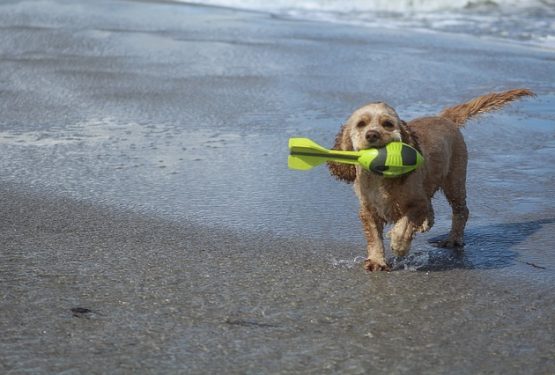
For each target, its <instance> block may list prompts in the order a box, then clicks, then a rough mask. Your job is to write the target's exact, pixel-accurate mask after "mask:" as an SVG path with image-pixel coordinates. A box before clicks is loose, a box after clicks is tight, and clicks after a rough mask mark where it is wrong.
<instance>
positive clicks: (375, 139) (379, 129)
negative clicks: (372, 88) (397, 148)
mask: <svg viewBox="0 0 555 375" xmlns="http://www.w3.org/2000/svg"><path fill="white" fill-rule="evenodd" d="M409 140H410V134H409V132H408V129H407V127H406V123H405V122H404V121H402V120H401V119H400V118H399V115H397V112H395V110H394V109H393V108H392V107H391V106H389V105H387V104H386V103H382V102H376V103H369V104H367V105H365V106H363V107H361V108H359V109H357V110H356V111H354V112H353V114H352V115H351V116H350V117H349V119H348V120H347V122H346V123H345V125H343V126H342V127H341V130H340V131H339V133H338V134H337V136H336V138H335V144H334V146H333V149H335V150H343V151H358V150H363V149H366V148H374V147H375V148H380V147H384V146H386V145H387V144H389V143H391V142H393V141H403V142H407V143H409V142H410V141H409ZM328 166H329V169H330V172H331V174H332V175H334V176H335V177H337V178H338V179H340V180H343V181H345V182H353V181H354V180H355V178H356V169H355V167H354V166H353V165H347V164H339V163H333V162H330V163H328Z"/></svg>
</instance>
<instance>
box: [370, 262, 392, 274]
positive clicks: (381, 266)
mask: <svg viewBox="0 0 555 375" xmlns="http://www.w3.org/2000/svg"><path fill="white" fill-rule="evenodd" d="M364 269H365V270H366V271H370V272H374V271H387V272H389V271H390V270H391V269H390V268H389V266H388V265H387V264H386V263H385V262H384V261H381V262H379V261H376V260H373V259H366V260H365V261H364Z"/></svg>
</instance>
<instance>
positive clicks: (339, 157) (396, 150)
mask: <svg viewBox="0 0 555 375" xmlns="http://www.w3.org/2000/svg"><path fill="white" fill-rule="evenodd" d="M327 161H333V162H336V163H345V164H358V165H360V166H362V167H363V168H365V169H367V170H369V171H372V172H374V173H377V174H379V175H381V176H384V177H398V176H401V175H404V174H407V173H409V172H412V171H414V170H415V169H416V168H418V167H419V166H420V165H422V163H423V162H424V157H423V156H422V154H420V152H418V151H417V150H416V149H415V148H413V147H411V146H409V145H407V144H406V143H402V142H391V143H389V144H388V145H387V146H385V147H382V148H369V149H365V150H360V151H337V150H328V149H326V148H324V147H322V146H320V145H319V144H317V143H316V142H314V141H312V140H310V139H308V138H289V158H288V160H287V165H288V166H289V168H290V169H298V170H308V169H311V168H313V167H316V166H317V165H320V164H322V163H325V162H327Z"/></svg>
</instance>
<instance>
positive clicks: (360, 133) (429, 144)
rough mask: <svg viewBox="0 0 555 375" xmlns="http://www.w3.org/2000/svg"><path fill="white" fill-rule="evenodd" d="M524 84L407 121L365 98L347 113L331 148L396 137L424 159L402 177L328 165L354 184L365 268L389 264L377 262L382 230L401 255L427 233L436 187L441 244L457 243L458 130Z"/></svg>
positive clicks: (462, 215) (462, 174)
mask: <svg viewBox="0 0 555 375" xmlns="http://www.w3.org/2000/svg"><path fill="white" fill-rule="evenodd" d="M532 95H534V94H533V93H532V92H531V91H530V90H526V89H516V90H509V91H505V92H501V93H490V94H487V95H483V96H480V97H477V98H474V99H472V100H470V101H468V102H466V103H463V104H459V105H456V106H453V107H449V108H446V109H445V110H443V111H442V112H441V113H440V114H439V115H438V116H436V117H424V118H418V119H415V120H412V121H410V122H408V123H406V122H404V121H402V120H401V119H400V118H399V116H398V115H397V113H396V112H395V110H394V109H393V108H392V107H390V106H389V105H387V104H385V103H381V102H377V103H369V104H367V105H365V106H363V107H362V108H359V109H357V110H356V111H355V112H353V114H352V115H351V116H350V117H349V119H348V120H347V122H346V123H345V125H343V126H342V127H341V129H340V131H339V133H338V134H337V136H336V139H335V144H334V147H333V149H336V150H345V151H347V150H359V149H364V148H369V147H383V146H385V145H386V144H388V143H389V142H392V141H397V140H402V141H403V142H405V143H407V144H410V145H412V146H413V147H415V148H417V149H418V150H420V152H421V153H422V155H423V156H424V159H425V163H424V165H423V166H422V167H420V168H419V169H417V170H416V171H414V172H412V173H410V174H409V175H406V176H403V177H400V178H393V179H386V178H383V177H380V176H378V175H376V174H373V173H372V172H370V171H366V170H363V169H362V168H361V167H359V166H356V167H355V166H353V165H347V164H339V163H333V162H330V163H328V167H329V170H330V173H331V174H332V175H333V176H335V177H336V178H338V179H339V180H341V181H344V182H347V183H351V182H353V183H354V190H355V193H356V194H357V197H358V199H359V201H360V219H361V222H362V226H363V230H364V234H365V237H366V240H367V242H368V246H367V251H368V258H367V259H366V261H365V263H364V266H365V268H366V269H367V270H369V271H378V270H389V267H388V265H387V264H386V261H385V255H384V245H383V230H384V226H385V225H386V224H388V223H393V228H392V229H391V232H390V235H391V250H392V252H393V253H394V254H395V255H396V256H405V255H406V254H407V253H408V251H409V250H410V245H411V242H412V239H413V238H414V235H415V234H416V233H417V232H425V231H428V230H429V229H430V228H431V227H432V225H433V223H434V211H433V207H432V204H431V198H432V197H433V195H434V194H435V193H436V192H437V191H438V190H442V191H443V193H444V194H445V196H446V198H447V201H448V202H449V204H450V205H451V208H452V211H453V217H452V225H451V231H450V233H449V236H448V238H447V240H445V241H443V242H442V243H440V246H442V247H462V246H463V244H464V243H463V235H464V228H465V225H466V221H467V219H468V208H467V206H466V167H467V159H468V154H467V149H466V144H465V142H464V139H463V136H462V133H461V131H460V128H461V127H462V126H463V125H464V124H465V122H466V121H467V120H468V119H469V118H471V117H474V116H476V115H479V114H481V113H485V112H489V111H493V110H497V109H499V108H501V107H503V106H504V105H505V104H507V103H509V102H511V101H513V100H516V99H518V98H520V97H523V96H532Z"/></svg>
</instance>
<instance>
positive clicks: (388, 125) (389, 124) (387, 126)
mask: <svg viewBox="0 0 555 375" xmlns="http://www.w3.org/2000/svg"><path fill="white" fill-rule="evenodd" d="M382 126H383V128H384V129H393V128H394V127H395V125H393V123H392V122H391V121H389V120H385V121H384V122H382Z"/></svg>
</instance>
